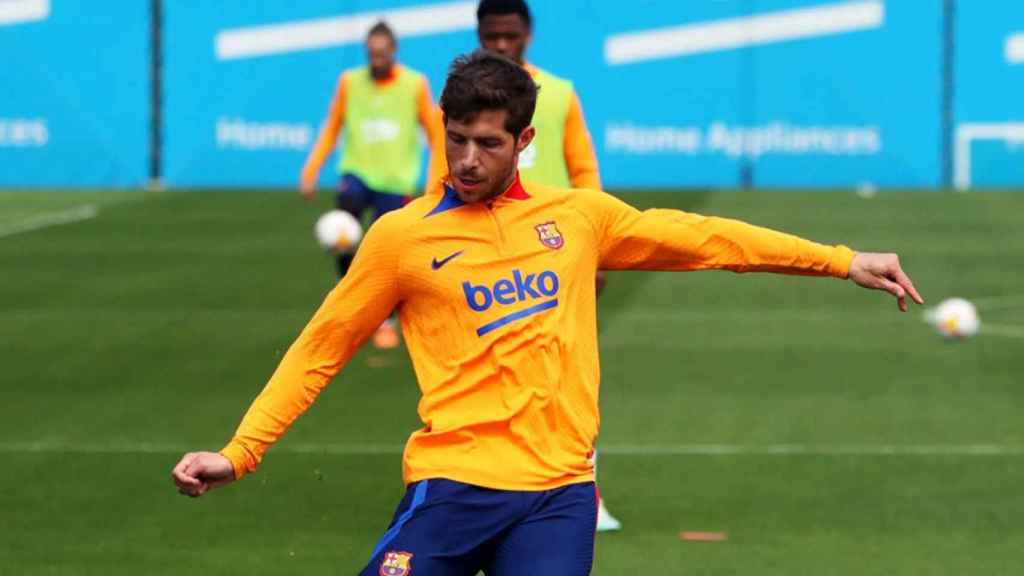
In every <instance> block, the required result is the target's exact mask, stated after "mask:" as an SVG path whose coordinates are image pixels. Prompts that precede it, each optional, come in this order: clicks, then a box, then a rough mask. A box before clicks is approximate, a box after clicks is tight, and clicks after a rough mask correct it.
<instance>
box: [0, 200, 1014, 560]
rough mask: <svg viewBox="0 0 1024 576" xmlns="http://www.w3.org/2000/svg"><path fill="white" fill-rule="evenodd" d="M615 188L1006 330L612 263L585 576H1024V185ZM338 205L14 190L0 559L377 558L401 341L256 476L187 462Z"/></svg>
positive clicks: (400, 409)
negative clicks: (826, 260) (204, 476)
mask: <svg viewBox="0 0 1024 576" xmlns="http://www.w3.org/2000/svg"><path fill="white" fill-rule="evenodd" d="M624 196H625V197H626V198H627V199H628V200H629V201H631V202H633V203H634V204H637V205H642V206H653V205H659V206H674V207H679V208H684V209H690V210H694V211H698V212H704V213H711V214H717V215H725V216H731V217H736V218H742V219H747V220H750V221H752V222H756V223H759V224H763V225H767V226H772V227H776V228H781V229H784V230H788V231H792V232H795V233H798V234H801V235H805V236H808V237H811V238H813V239H816V240H819V241H822V242H828V243H837V242H844V243H849V244H851V245H852V246H854V247H856V248H859V249H862V250H882V249H885V250H896V251H899V252H900V253H901V255H902V259H903V263H904V265H905V267H906V268H907V270H908V271H909V272H910V274H911V275H912V276H913V278H914V279H915V281H916V283H917V286H918V288H919V289H920V290H921V292H922V293H923V294H924V296H925V298H926V299H928V300H929V303H930V304H935V303H937V302H938V301H939V300H941V299H943V298H946V297H950V296H965V297H968V298H972V299H976V300H977V301H978V302H979V304H980V305H981V307H982V316H983V320H984V321H985V322H986V325H987V326H991V328H990V329H989V330H988V331H986V332H983V333H982V334H981V335H980V336H979V337H977V338H975V339H972V340H970V341H965V342H944V341H942V340H941V339H939V338H938V337H937V336H936V335H934V334H933V333H932V332H931V330H930V328H929V327H928V326H927V325H925V324H924V323H923V322H922V321H921V317H920V312H921V311H920V309H918V308H914V309H912V311H911V313H909V314H903V315H901V314H899V313H898V312H897V310H896V305H895V303H894V302H893V301H891V300H890V299H889V298H888V297H886V296H884V295H882V294H881V293H871V292H867V291H863V290H859V289H855V288H854V287H853V286H852V284H849V283H845V282H840V281H837V280H827V279H807V278H790V277H778V276H768V275H746V276H738V275H734V274H730V273H723V272H704V273H694V274H668V273H661V274H649V273H643V274H641V273H617V274H614V275H612V276H611V278H610V283H609V288H608V291H607V292H606V294H605V296H604V297H602V299H601V303H600V306H601V311H600V321H601V329H602V330H601V331H602V334H601V338H602V346H601V350H602V355H603V356H602V369H603V375H604V382H603V384H604V385H603V389H602V397H601V400H602V402H601V404H602V412H603V428H602V433H601V441H600V445H601V446H602V447H603V450H604V452H603V453H602V455H601V458H600V476H599V478H600V481H601V488H602V492H603V494H604V495H605V497H606V499H607V502H608V503H609V506H610V508H611V509H612V511H613V512H614V513H615V514H616V515H617V516H619V517H620V519H621V520H622V521H623V522H624V524H625V530H624V531H623V532H621V533H617V534H608V535H606V534H602V535H600V536H599V538H598V541H597V553H596V563H595V571H594V573H595V574H598V575H603V576H609V575H626V574H637V575H639V574H707V575H720V574H721V575H726V574H728V575H734V574H735V575H763V574H772V575H795V574H815V575H819V574H836V575H857V576H863V575H876V574H877V575H883V574H884V575H890V574H915V575H916V574H950V575H953V574H955V575H961V574H984V575H991V574H1021V573H1024V544H1022V543H1024V522H1022V521H1021V519H1022V518H1024V492H1022V491H1021V486H1022V485H1024V418H1022V417H1021V410H1022V408H1024V385H1022V384H1024V382H1022V381H1024V378H1022V376H1021V375H1022V374H1024V275H1022V274H1021V272H1020V270H1019V266H1020V265H1021V263H1022V262H1024V235H1022V234H1021V233H1020V228H1021V222H1022V217H1021V214H1024V194H1014V193H984V194H982V193H976V194H969V195H962V194H951V193H882V194H880V195H879V196H877V197H875V198H873V199H870V200H865V199H861V198H858V197H857V196H855V195H853V194H851V193H846V192H835V193H822V192H785V193H768V192H760V193H753V192H750V193H748V192H723V193H697V192H689V193H678V194H668V193H660V194H658V193H646V194H627V195H624ZM328 205H329V199H326V198H325V199H322V201H321V202H319V203H318V204H316V205H307V204H305V203H303V202H300V201H299V200H298V199H297V198H296V197H295V196H293V195H291V194H284V193H274V192H262V193H260V192H204V193H199V192H189V193H143V192H134V193H129V192H122V193H111V192H86V191H83V192H76V193H66V192H63V193H39V192H32V193H30V192H7V193H0V278H2V281H0V343H2V344H0V361H2V363H3V370H2V371H0V391H2V394H3V401H2V402H0V415H2V417H0V457H2V459H3V464H2V465H0V574H3V575H7V574H11V575H19V576H20V575H73V574H98V575H100V574H101V575H119V574H133V575H134V574H148V575H151V574H168V575H170V574H175V575H178V574H186V573H190V574H202V575H214V574H355V573H356V572H357V571H358V570H359V569H360V568H361V567H362V565H363V563H364V562H365V561H366V559H367V556H368V554H369V552H370V551H371V550H372V548H373V545H374V543H375V542H376V540H377V538H378V537H379V536H380V534H381V533H382V532H383V531H384V529H385V528H386V525H387V522H388V521H389V519H390V516H391V514H392V512H393V509H394V506H395V505H396V504H397V502H398V499H399V497H400V495H401V493H402V486H401V479H400V455H399V450H400V447H401V444H402V442H403V440H404V438H405V437H406V435H407V434H408V433H409V432H410V431H411V430H412V429H414V428H415V427H416V426H417V419H416V412H415V407H416V400H417V396H418V395H417V389H416V385H415V382H414V380H413V376H412V371H411V368H410V363H409V360H408V358H407V356H406V354H405V352H404V351H401V350H400V351H394V352H385V353H382V352H377V351H372V350H364V351H363V352H362V353H361V354H360V355H359V356H357V357H356V358H355V359H354V361H353V362H352V363H351V365H350V366H349V367H348V368H347V369H346V370H345V371H344V372H343V373H342V375H341V376H340V377H339V378H338V379H337V380H336V381H335V382H334V383H333V384H332V386H330V387H329V388H328V389H327V390H326V391H325V393H324V394H323V395H322V396H321V398H320V401H319V402H318V403H317V405H315V406H314V407H313V409H312V410H311V411H310V412H309V413H308V414H306V416H305V417H304V418H303V419H301V420H300V421H299V422H298V423H297V425H296V426H295V428H293V430H292V431H291V432H290V433H289V435H288V436H287V437H286V438H285V440H284V441H283V442H282V443H281V444H280V445H279V446H277V447H275V448H274V449H273V450H272V451H271V452H270V453H269V455H268V458H267V460H266V462H265V464H264V466H263V467H262V469H261V470H260V471H259V472H258V473H257V474H255V475H253V476H251V477H249V478H246V479H245V480H244V481H242V482H241V483H238V484H235V485H233V486H230V487H228V488H225V489H223V490H220V491H216V492H214V493H212V494H210V495H209V496H207V497H204V498H202V499H199V500H191V499H187V498H183V497H182V496H180V495H178V494H177V492H176V491H175V489H174V488H173V486H172V483H171V481H170V477H169V472H170V469H171V466H172V465H173V464H174V463H175V462H176V461H177V459H178V457H179V456H180V455H181V453H182V452H183V451H184V450H187V449H217V448H220V447H221V445H222V444H223V443H224V442H225V441H226V440H227V439H228V438H229V436H230V435H231V433H232V432H233V430H234V427H235V425H236V424H237V422H238V420H239V418H240V416H241V414H242V412H243V411H244V409H245V408H246V407H247V405H248V403H249V401H250V400H251V399H252V398H253V397H254V396H255V394H256V393H257V392H258V391H259V390H260V388H261V387H262V385H263V383H264V382H265V380H266V378H267V377H268V376H269V374H270V372H271V370H272V369H273V368H274V366H275V363H276V362H277V360H278V359H279V358H280V356H281V353H282V350H284V349H285V348H286V347H287V346H288V345H289V343H290V341H291V340H292V339H293V338H294V337H295V336H296V334H297V333H298V331H299V330H300V329H301V327H302V326H303V324H304V323H305V321H306V319H307V318H308V317H309V316H310V314H311V313H312V312H313V310H314V309H315V308H316V307H317V305H318V303H319V301H320V299H321V298H322V297H323V295H324V294H325V293H326V291H327V290H328V289H329V288H330V287H331V285H332V282H333V274H334V271H333V265H332V263H331V261H330V260H329V258H328V257H327V256H325V255H324V254H322V253H321V252H319V250H318V249H317V248H316V246H315V245H314V242H313V239H312V235H311V226H312V223H313V221H314V219H315V218H316V216H317V215H318V213H319V212H320V211H322V210H323V209H325V208H326V207H327V206H328ZM83 206H94V207H96V209H97V210H96V212H97V215H96V216H95V217H90V216H89V215H90V214H92V212H90V211H88V210H86V211H85V212H83V211H82V210H83V208H82V207H83ZM61 215H63V216H61ZM76 215H77V216H76ZM62 218H63V220H62ZM74 220H80V221H74ZM60 221H63V222H64V223H62V224H58V223H55V222H60ZM26 223H27V224H26ZM684 530H693V531H724V532H727V533H728V535H729V539H728V541H725V542H716V543H694V542H683V541H680V539H679V536H678V535H679V533H680V531H684Z"/></svg>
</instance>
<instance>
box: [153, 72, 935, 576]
mask: <svg viewBox="0 0 1024 576" xmlns="http://www.w3.org/2000/svg"><path fill="white" fill-rule="evenodd" d="M536 93H537V87H536V85H535V84H534V83H533V81H532V79H531V78H530V75H529V74H528V73H527V72H526V71H525V70H523V68H522V67H520V66H519V65H517V64H516V63H515V62H512V61H511V60H508V59H506V58H503V57H501V56H498V55H495V54H492V53H488V52H477V53H474V54H472V55H470V56H463V57H460V58H458V59H456V61H455V62H454V63H453V65H452V67H451V70H450V72H449V75H448V79H447V82H446V84H445V87H444V91H443V92H442V95H441V109H442V110H443V112H444V125H445V131H446V132H445V136H446V144H445V146H446V151H447V158H448V166H449V180H448V181H447V183H446V186H445V191H444V194H443V195H432V196H425V197H421V198H417V199H416V200H414V201H412V202H411V203H410V204H409V205H407V206H406V207H404V208H402V209H401V210H396V211H394V212H391V213H389V214H386V215H385V216H383V217H382V218H381V219H380V220H378V221H377V223H376V224H375V225H374V226H373V227H372V228H371V229H370V230H369V232H368V234H367V236H366V239H365V240H364V241H363V243H362V245H361V246H360V247H359V251H358V253H357V254H356V257H355V261H354V262H353V263H352V268H351V269H350V270H349V273H348V274H347V275H346V276H345V278H344V279H343V280H342V281H341V282H339V283H338V285H337V286H336V287H335V288H334V290H332V291H331V293H330V294H328V296H327V298H326V300H325V301H324V303H323V304H322V306H321V307H320V309H319V310H318V311H317V312H316V313H315V315H314V316H313V318H312V319H311V320H310V322H309V324H308V325H307V326H306V328H305V329H304V330H303V331H302V333H301V334H300V335H299V337H298V339H297V340H296V341H295V343H294V344H292V346H291V348H290V349H289V350H288V352H287V353H286V354H285V356H284V358H283V359H282V360H281V363H280V365H279V366H278V368H277V370H276V371H275V372H274V374H273V376H272V377H271V378H270V381H269V382H268V383H267V385H266V387H265V388H264V390H263V391H262V392H261V393H260V395H259V396H258V397H257V398H256V399H255V400H254V401H253V404H252V406H251V407H250V408H249V410H248V412H247V413H246V415H245V417H244V418H243V419H242V422H241V424H240V425H239V428H238V430H237V432H236V433H235V436H234V437H233V438H232V439H231V441H230V442H229V443H228V444H227V446H225V447H224V448H223V449H222V450H221V451H220V452H192V453H188V454H185V455H184V456H183V457H182V459H181V460H180V461H179V462H178V464H177V465H176V466H175V467H174V469H173V470H172V476H173V479H174V482H175V483H176V485H177V486H178V489H179V490H180V491H181V492H182V493H183V494H187V495H190V496H201V495H203V494H205V493H206V492H207V491H209V490H210V489H211V488H214V487H217V486H221V485H224V484H227V483H229V482H232V481H234V480H238V479H240V478H242V477H244V476H245V475H246V474H248V473H250V472H252V471H253V470H255V469H256V466H257V465H258V464H259V463H260V461H261V460H262V458H263V456H264V454H265V452H266V451H267V449H268V448H269V447H270V446H271V445H272V444H273V443H274V442H276V441H277V440H278V439H279V438H280V437H281V436H282V434H284V433H285V430H286V429H287V428H288V427H289V426H290V425H291V424H292V422H294V420H295V419H296V418H297V417H298V416H299V415H300V414H302V413H303V412H304V411H305V410H306V409H307V408H308V407H309V406H310V404H312V402H313V401H314V400H315V399H316V397H317V395H318V394H319V393H320V392H321V390H322V389H323V388H324V386H326V385H327V383H328V382H329V381H330V380H331V379H332V378H333V377H334V375H335V374H337V373H338V371H340V370H341V369H342V368H343V367H344V366H345V364H346V363H347V362H348V361H349V359H351V358H352V355H353V354H354V353H355V352H356V350H357V349H358V348H359V346H360V345H361V344H362V343H363V342H365V341H366V340H367V339H368V338H369V337H370V335H371V334H372V333H373V330H374V329H375V328H376V326H377V325H378V324H379V323H380V321H381V320H383V319H384V318H385V317H387V315H388V314H390V313H391V311H392V310H393V309H395V308H397V309H398V310H399V318H400V321H401V324H402V330H403V332H404V334H405V337H406V342H407V345H408V347H409V354H410V356H411V358H412V361H413V365H414V367H415V370H416V375H417V380H418V382H419V386H420V390H421V392H422V394H423V397H422V399H421V401H420V403H419V414H420V417H421V419H422V420H423V427H422V428H420V429H419V430H417V431H416V432H414V433H413V434H412V436H411V437H410V438H409V441H408V443H407V445H406V448H405V454H404V457H403V475H404V480H405V483H406V486H407V492H406V495H405V497H404V498H403V499H402V501H401V502H400V503H399V505H398V509H397V511H396V512H395V515H394V519H393V520H392V522H391V525H390V527H389V528H388V529H387V531H386V532H385V533H384V535H383V536H382V537H381V539H380V541H379V543H378V544H377V546H376V548H375V549H374V550H373V552H372V553H371V555H370V561H369V563H368V564H367V566H366V567H365V568H364V570H363V572H362V574H363V575H364V576H376V575H380V574H384V575H391V576H397V575H407V574H408V575H415V574H421V575H423V574H444V575H454V576H458V575H466V576H472V575H475V574H476V573H477V572H478V571H479V570H484V571H485V572H486V573H487V574H488V575H489V576H511V575H516V576H519V575H523V574H529V575H530V576H548V575H551V576H554V575H557V576H574V575H585V574H588V573H589V572H590V569H591V564H592V561H593V544H594V523H595V519H596V514H597V499H596V495H595V487H594V482H593V480H594V474H593V466H592V464H591V461H590V454H591V451H592V450H593V443H594V439H595V438H596V437H597V432H598V427H599V417H598V380H599V375H600V370H599V368H598V347H597V319H596V308H595V298H596V296H595V290H594V277H595V276H594V272H595V271H597V269H598V268H602V267H603V268H607V269H623V270H624V269H632V270H678V271H684V270H708V269H726V270H732V271H735V272H758V271H760V272H776V273H788V274H802V275H809V276H833V277H837V278H849V279H850V280H852V281H854V282H856V283H857V284H859V285H861V286H865V287H868V288H875V289H880V290H886V291H888V292H890V293H892V294H893V295H894V296H896V298H897V301H898V304H899V307H900V309H901V310H904V311H906V309H907V303H906V298H907V297H908V295H909V297H910V298H912V299H913V300H914V301H915V302H917V303H918V304H923V301H922V299H921V297H920V296H919V295H918V293H917V291H916V290H915V289H914V286H913V284H912V283H911V281H910V278H908V277H907V276H906V274H904V272H903V270H902V269H901V267H900V265H899V261H898V259H897V257H896V255H895V254H871V253H859V254H858V253H855V252H854V251H852V250H850V249H849V248H847V247H845V246H825V245H821V244H815V243H813V242H810V241H808V240H804V239H801V238H798V237H795V236H790V235H788V234H783V233H781V232H775V231H772V230H768V229H765V228H758V227H756V226H751V225H749V224H744V223H742V222H739V221H735V220H728V219H723V218H710V217H703V216H699V215H696V214H689V213H686V212H681V211H677V210H647V211H643V212H641V211H639V210H637V209H635V208H633V207H631V206H629V205H628V204H626V203H624V202H622V201H620V200H618V199H616V198H614V197H612V196H610V195H608V194H605V193H603V192H598V191H593V192H592V193H587V194H581V193H579V192H578V191H573V190H568V189H565V188H558V187H552V186H545V185H542V184H536V183H529V182H525V181H522V180H520V178H519V172H518V171H517V163H518V160H519V156H520V155H521V154H522V152H523V150H525V149H526V148H527V147H528V146H529V145H530V142H531V141H532V140H533V137H534V134H535V130H534V128H533V127H531V126H530V118H531V117H532V116H533V109H534V105H535V101H536Z"/></svg>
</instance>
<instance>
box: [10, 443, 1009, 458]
mask: <svg viewBox="0 0 1024 576" xmlns="http://www.w3.org/2000/svg"><path fill="white" fill-rule="evenodd" d="M196 448H198V447H197V446H184V445H178V444H160V443H151V442H135V443H132V442H114V443H109V444H103V443H95V444H80V443H70V442H47V441H43V442H2V443H0V453H8V454H12V453H31V454H39V453H42V454H48V453H68V454H179V453H184V452H187V451H189V450H194V449H196ZM402 450H403V448H402V446H400V445H397V444H365V445H359V444H284V445H281V446H278V447H276V448H272V449H271V454H274V453H277V454H281V453H285V454H328V455H337V456H375V455H398V454H401V453H402ZM598 451H599V452H600V453H601V454H612V455H618V456H745V455H751V456H805V455H806V456H1020V455H1024V446H1017V445H1008V444H763V445H758V444H618V445H616V444H609V445H601V446H598Z"/></svg>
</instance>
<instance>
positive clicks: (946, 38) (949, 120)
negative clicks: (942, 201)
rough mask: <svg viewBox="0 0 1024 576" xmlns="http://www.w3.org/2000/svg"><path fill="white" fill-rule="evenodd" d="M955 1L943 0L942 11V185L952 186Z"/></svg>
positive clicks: (954, 129)
mask: <svg viewBox="0 0 1024 576" xmlns="http://www.w3.org/2000/svg"><path fill="white" fill-rule="evenodd" d="M955 81H956V0H944V2H943V10H942V185H943V186H944V187H946V188H951V187H952V186H953V139H954V138H955V137H956V134H955V133H954V132H955V131H956V127H955V126H954V123H955V115H956V111H955V110H954V106H955V100H954V99H955V97H956V93H955V84H954V82H955Z"/></svg>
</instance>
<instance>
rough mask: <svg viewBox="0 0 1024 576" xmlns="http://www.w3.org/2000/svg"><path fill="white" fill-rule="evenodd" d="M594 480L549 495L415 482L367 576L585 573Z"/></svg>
mask: <svg viewBox="0 0 1024 576" xmlns="http://www.w3.org/2000/svg"><path fill="white" fill-rule="evenodd" d="M596 524H597V492H596V488H595V486H594V483H593V482H586V483H583V484H570V485H569V486H563V487H561V488H556V489H554V490H546V491H543V492H512V491H507V490H492V489H489V488H480V487H479V486H472V485H470V484H463V483H461V482H454V481H452V480H444V479H432V480H422V481H420V482H415V483H413V484H410V485H409V487H408V490H406V493H405V497H404V498H402V502H401V503H399V505H398V510H396V511H395V517H394V519H393V520H392V521H391V525H390V527H389V528H388V530H387V532H385V533H384V536H383V537H382V538H381V539H380V542H378V543H377V547H376V548H375V549H374V551H373V556H372V557H371V559H370V563H369V564H368V565H367V566H366V568H364V569H363V571H362V572H360V575H361V576H476V574H477V573H478V572H479V571H481V570H483V571H484V573H485V574H487V576H524V575H529V576H585V575H587V574H590V568H591V565H592V564H593V561H594V528H595V526H596Z"/></svg>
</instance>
